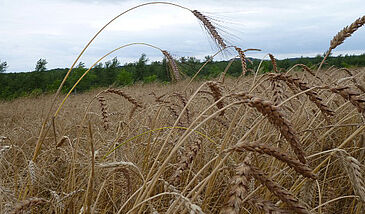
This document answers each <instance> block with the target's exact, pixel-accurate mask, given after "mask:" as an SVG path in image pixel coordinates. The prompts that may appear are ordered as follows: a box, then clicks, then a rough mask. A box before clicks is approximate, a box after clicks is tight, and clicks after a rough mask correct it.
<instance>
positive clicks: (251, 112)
mask: <svg viewBox="0 0 365 214" xmlns="http://www.w3.org/2000/svg"><path fill="white" fill-rule="evenodd" d="M191 12H192V13H193V14H194V15H195V16H196V17H197V18H198V19H199V20H201V21H202V23H203V24H204V25H205V26H206V28H207V30H208V31H209V33H210V34H211V35H212V37H213V38H215V40H216V42H217V43H218V44H219V45H220V46H221V47H222V48H223V49H224V48H226V47H228V46H226V44H225V43H224V40H223V39H222V38H221V37H220V36H219V34H218V32H217V31H216V30H215V28H214V26H213V25H212V24H211V23H210V22H209V20H208V19H207V18H206V17H205V16H204V15H202V14H201V13H200V12H199V11H196V10H194V11H191ZM364 23H365V18H364V17H363V18H362V19H359V20H356V21H355V22H354V23H353V24H351V25H350V26H349V27H346V28H344V29H343V30H342V31H341V32H340V33H339V34H338V35H336V36H335V37H334V39H333V40H332V41H331V46H330V49H329V51H328V52H327V53H328V54H327V55H329V53H330V52H331V51H332V50H333V49H335V48H336V47H337V46H338V45H340V44H341V43H342V42H343V41H344V40H345V39H346V38H347V37H349V36H350V35H351V34H352V33H353V32H354V31H356V30H357V29H358V28H359V27H361V26H362V25H363V24H364ZM235 50H237V56H239V58H240V59H241V62H242V72H243V75H242V76H241V77H239V78H230V77H225V76H224V74H225V73H224V72H223V71H222V75H221V76H220V77H219V78H217V79H213V80H210V81H201V80H200V81H191V79H185V80H180V78H181V77H180V76H178V74H179V71H178V70H177V69H178V66H177V64H176V63H175V64H174V62H173V61H174V60H173V59H172V57H171V56H169V54H168V52H166V53H164V55H165V56H166V58H168V61H169V62H170V68H171V72H172V75H175V77H176V78H175V80H176V82H175V83H172V84H162V83H152V84H138V85H134V86H128V87H124V88H104V89H98V90H94V91H91V92H87V93H83V94H77V95H75V94H72V93H70V94H69V95H67V96H66V97H65V98H64V100H63V101H64V102H62V99H61V98H60V96H58V93H59V92H57V93H56V96H55V95H41V96H40V97H36V98H20V99H16V100H13V101H10V102H2V103H0V112H1V114H0V122H1V123H0V135H1V136H0V167H1V168H0V170H1V174H0V181H1V182H0V212H1V213H55V214H60V213H88V214H89V213H154V214H155V213H357V214H360V213H364V211H365V204H364V203H365V184H364V163H365V142H364V137H365V132H364V129H365V124H364V119H365V118H364V116H365V97H364V92H365V90H364V86H365V68H357V69H350V70H349V69H345V68H335V67H329V68H328V67H322V64H323V63H321V65H317V67H315V68H308V67H307V66H305V65H296V66H295V67H293V68H291V69H289V70H287V71H284V72H278V71H279V69H280V68H277V65H276V62H275V56H274V55H272V54H270V55H269V58H270V59H271V61H272V63H273V65H274V66H273V67H274V69H273V71H272V72H271V73H265V74H262V73H260V72H259V71H260V68H258V69H257V70H256V71H251V72H252V73H253V74H252V75H246V76H245V75H244V74H245V72H247V68H246V59H245V51H243V50H242V49H241V48H239V47H235ZM325 58H326V57H325ZM325 58H324V59H323V62H325ZM75 63H76V61H75ZM228 68H229V64H228V65H227V69H228ZM66 78H67V77H66ZM61 86H62V84H61ZM62 97H64V96H62ZM52 100H53V101H52ZM56 104H57V105H56ZM57 106H59V107H62V108H58V109H57V110H56V108H55V107H57ZM50 112H51V113H50ZM54 112H56V113H55V114H53V113H54ZM52 115H54V116H52ZM42 124H43V125H42Z"/></svg>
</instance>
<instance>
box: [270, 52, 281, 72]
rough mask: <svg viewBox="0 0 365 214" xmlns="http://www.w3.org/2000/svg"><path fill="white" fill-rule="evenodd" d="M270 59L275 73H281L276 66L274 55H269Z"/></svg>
mask: <svg viewBox="0 0 365 214" xmlns="http://www.w3.org/2000/svg"><path fill="white" fill-rule="evenodd" d="M269 57H270V60H271V64H272V67H273V70H274V72H275V73H279V71H278V66H277V64H276V60H275V57H274V56H273V55H272V54H269Z"/></svg>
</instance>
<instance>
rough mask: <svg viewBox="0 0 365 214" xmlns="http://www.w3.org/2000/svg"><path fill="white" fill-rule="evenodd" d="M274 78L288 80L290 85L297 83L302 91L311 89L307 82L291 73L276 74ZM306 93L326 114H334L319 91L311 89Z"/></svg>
mask: <svg viewBox="0 0 365 214" xmlns="http://www.w3.org/2000/svg"><path fill="white" fill-rule="evenodd" d="M273 78H274V79H278V80H282V81H284V82H286V83H287V85H288V86H289V87H290V86H292V85H295V86H296V87H297V88H299V89H300V90H302V91H307V90H308V89H310V87H309V86H308V84H307V83H305V82H303V81H301V80H300V79H299V78H295V77H292V76H290V75H282V74H279V75H275V76H274V77H273ZM305 94H306V95H307V96H308V97H309V100H310V101H312V102H313V103H314V104H315V105H316V106H317V107H318V108H319V109H320V110H321V112H322V113H323V114H324V115H328V116H333V115H334V112H333V111H332V110H331V109H330V108H329V107H328V106H327V105H326V104H324V103H323V100H322V98H321V97H319V95H318V93H317V92H315V91H313V90H309V91H307V92H305Z"/></svg>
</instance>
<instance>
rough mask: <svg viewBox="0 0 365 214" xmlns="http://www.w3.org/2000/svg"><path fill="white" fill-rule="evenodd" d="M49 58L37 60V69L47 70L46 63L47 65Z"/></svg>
mask: <svg viewBox="0 0 365 214" xmlns="http://www.w3.org/2000/svg"><path fill="white" fill-rule="evenodd" d="M47 63H48V62H47V60H46V59H39V60H38V61H37V64H36V65H35V71H37V72H39V71H46V70H47V68H46V65H47Z"/></svg>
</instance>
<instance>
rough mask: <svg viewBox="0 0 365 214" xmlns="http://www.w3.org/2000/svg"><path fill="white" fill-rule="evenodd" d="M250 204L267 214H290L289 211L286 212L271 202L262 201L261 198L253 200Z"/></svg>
mask: <svg viewBox="0 0 365 214" xmlns="http://www.w3.org/2000/svg"><path fill="white" fill-rule="evenodd" d="M250 202H251V203H252V204H253V205H254V206H255V207H257V208H258V209H260V210H262V211H264V212H265V214H266V213H267V214H289V213H290V212H289V211H288V210H284V209H281V208H279V207H278V206H276V205H275V204H274V203H272V202H271V201H266V200H262V199H259V198H254V199H251V200H250Z"/></svg>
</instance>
